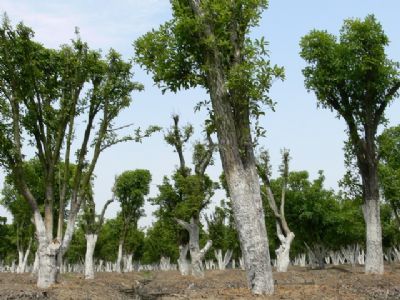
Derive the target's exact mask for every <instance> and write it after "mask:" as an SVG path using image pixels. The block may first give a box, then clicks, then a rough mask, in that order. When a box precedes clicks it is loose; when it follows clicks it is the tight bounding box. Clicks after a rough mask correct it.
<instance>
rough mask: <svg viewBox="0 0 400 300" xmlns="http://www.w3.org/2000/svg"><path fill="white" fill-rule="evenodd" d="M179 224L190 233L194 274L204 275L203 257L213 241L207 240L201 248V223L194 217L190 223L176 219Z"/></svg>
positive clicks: (190, 249)
mask: <svg viewBox="0 0 400 300" xmlns="http://www.w3.org/2000/svg"><path fill="white" fill-rule="evenodd" d="M176 221H177V222H178V224H179V225H181V226H182V227H183V228H185V229H186V230H187V231H188V233H189V251H190V258H191V270H192V275H193V276H195V277H204V267H203V259H204V255H205V254H206V252H207V251H208V250H209V249H210V247H211V245H212V242H211V241H207V244H206V245H205V246H204V248H203V249H201V250H200V246H199V225H198V224H197V221H196V220H195V219H194V218H193V217H192V218H191V219H190V223H187V222H185V221H182V220H179V219H176Z"/></svg>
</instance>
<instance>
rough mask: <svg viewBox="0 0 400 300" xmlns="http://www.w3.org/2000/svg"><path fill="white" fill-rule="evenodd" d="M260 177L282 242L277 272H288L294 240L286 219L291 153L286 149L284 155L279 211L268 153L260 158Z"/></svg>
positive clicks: (276, 251) (277, 252)
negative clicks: (272, 185) (271, 181)
mask: <svg viewBox="0 0 400 300" xmlns="http://www.w3.org/2000/svg"><path fill="white" fill-rule="evenodd" d="M257 168H258V172H259V176H260V178H261V180H262V182H263V183H264V189H265V194H264V196H265V198H267V200H268V204H269V206H270V208H271V210H272V211H273V213H274V216H275V220H276V232H277V236H278V239H279V241H280V243H281V244H280V246H279V248H278V249H276V250H275V253H276V260H277V267H276V269H277V271H278V272H287V268H288V266H289V263H290V257H289V254H290V246H291V244H292V242H293V239H294V233H293V232H292V231H291V230H290V228H289V226H288V223H287V222H286V217H285V197H286V189H287V184H288V179H289V178H288V177H289V151H288V150H286V149H284V150H283V154H282V166H281V172H282V189H281V200H280V205H279V209H278V205H277V202H276V201H275V196H274V193H273V192H272V189H271V183H270V178H269V177H270V176H271V166H270V163H269V154H268V152H266V151H262V152H261V153H260V156H259V163H258V164H257Z"/></svg>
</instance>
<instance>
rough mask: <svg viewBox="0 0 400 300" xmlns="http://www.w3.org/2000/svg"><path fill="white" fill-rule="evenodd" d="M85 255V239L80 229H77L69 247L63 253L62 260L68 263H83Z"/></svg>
mask: <svg viewBox="0 0 400 300" xmlns="http://www.w3.org/2000/svg"><path fill="white" fill-rule="evenodd" d="M85 253H86V238H85V232H84V231H83V228H82V227H78V228H77V229H76V230H75V232H74V235H73V237H72V240H71V244H70V247H69V248H68V251H67V252H66V253H65V256H64V260H66V261H67V262H68V263H71V264H74V263H83V262H84V261H85Z"/></svg>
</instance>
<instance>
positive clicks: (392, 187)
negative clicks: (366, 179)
mask: <svg viewBox="0 0 400 300" xmlns="http://www.w3.org/2000/svg"><path fill="white" fill-rule="evenodd" d="M378 147H379V158H380V161H379V162H380V163H379V180H380V185H381V187H382V191H383V196H384V198H385V201H387V203H389V205H390V207H391V208H392V212H393V214H394V217H395V218H396V220H397V225H398V226H400V217H399V215H400V126H395V127H390V128H387V129H385V130H384V131H383V133H382V134H381V135H380V136H379V137H378Z"/></svg>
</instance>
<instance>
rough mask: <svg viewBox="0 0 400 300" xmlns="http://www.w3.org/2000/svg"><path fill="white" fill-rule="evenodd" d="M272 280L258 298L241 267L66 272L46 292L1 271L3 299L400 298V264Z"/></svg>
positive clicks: (302, 271) (297, 272)
mask: <svg viewBox="0 0 400 300" xmlns="http://www.w3.org/2000/svg"><path fill="white" fill-rule="evenodd" d="M274 279H275V289H276V291H275V294H274V295H273V296H269V297H266V296H265V297H254V296H252V295H251V293H250V292H249V291H248V289H247V288H246V277H245V273H244V272H243V271H241V270H225V271H217V270H214V271H206V275H205V278H203V279H195V278H193V277H191V276H188V277H182V276H180V275H179V273H178V272H176V271H170V272H140V273H127V274H116V273H99V274H96V279H95V280H89V281H85V280H84V279H83V277H82V275H80V274H63V278H62V282H61V283H59V284H57V285H56V286H55V287H53V288H51V289H49V290H46V291H43V290H39V289H37V288H36V287H35V281H36V280H35V279H34V278H33V277H31V276H30V275H29V274H23V275H18V274H11V273H0V299H65V300H66V299H71V300H77V299H84V300H95V299H111V300H119V299H143V300H145V299H274V300H275V299H307V300H309V299H316V300H317V299H318V300H320V299H335V300H340V299H343V300H350V299H360V300H361V299H400V265H390V266H386V272H385V274H384V275H383V276H376V275H364V274H363V269H362V268H361V267H356V268H354V269H353V268H351V267H350V266H338V267H333V266H328V267H327V269H325V270H309V269H306V268H299V267H292V268H290V269H289V271H288V272H287V273H274Z"/></svg>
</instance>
